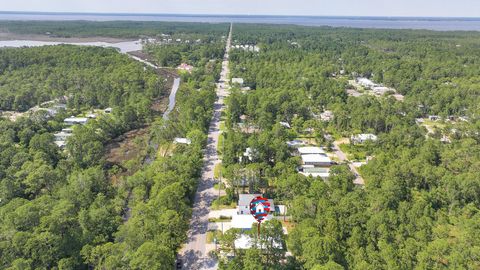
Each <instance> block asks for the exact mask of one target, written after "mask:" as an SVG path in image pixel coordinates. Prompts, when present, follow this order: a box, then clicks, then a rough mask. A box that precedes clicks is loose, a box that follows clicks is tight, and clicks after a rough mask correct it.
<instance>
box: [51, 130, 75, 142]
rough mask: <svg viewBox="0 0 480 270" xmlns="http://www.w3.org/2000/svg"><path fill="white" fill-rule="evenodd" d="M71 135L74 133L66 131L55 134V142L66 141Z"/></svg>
mask: <svg viewBox="0 0 480 270" xmlns="http://www.w3.org/2000/svg"><path fill="white" fill-rule="evenodd" d="M70 136H72V133H66V132H63V131H62V132H58V133H55V134H53V137H54V141H55V142H61V141H66V140H67V139H68V137H70Z"/></svg>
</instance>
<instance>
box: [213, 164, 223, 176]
mask: <svg viewBox="0 0 480 270" xmlns="http://www.w3.org/2000/svg"><path fill="white" fill-rule="evenodd" d="M221 171H222V163H219V164H217V165H215V168H213V177H214V178H215V179H220V173H221Z"/></svg>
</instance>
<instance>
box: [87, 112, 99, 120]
mask: <svg viewBox="0 0 480 270" xmlns="http://www.w3.org/2000/svg"><path fill="white" fill-rule="evenodd" d="M86 117H87V118H89V119H95V118H97V115H96V114H94V113H89V114H87V115H86Z"/></svg>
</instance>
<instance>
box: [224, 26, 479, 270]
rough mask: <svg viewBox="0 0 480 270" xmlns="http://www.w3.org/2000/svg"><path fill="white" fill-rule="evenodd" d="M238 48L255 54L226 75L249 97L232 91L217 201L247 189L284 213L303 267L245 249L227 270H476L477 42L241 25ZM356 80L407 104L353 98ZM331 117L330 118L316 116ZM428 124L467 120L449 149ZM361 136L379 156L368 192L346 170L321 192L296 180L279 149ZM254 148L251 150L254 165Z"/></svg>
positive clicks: (450, 129)
mask: <svg viewBox="0 0 480 270" xmlns="http://www.w3.org/2000/svg"><path fill="white" fill-rule="evenodd" d="M233 39H234V40H235V42H234V45H235V44H240V45H244V44H250V45H257V46H259V47H260V52H252V51H246V50H242V49H236V50H233V51H232V53H231V59H232V62H231V67H232V69H233V74H232V77H239V78H244V80H245V83H244V85H243V86H244V87H245V86H247V87H249V88H247V89H240V88H238V89H233V91H232V94H231V96H230V97H229V100H228V102H227V103H228V110H227V113H226V119H225V124H226V132H225V133H224V142H223V145H224V146H223V147H222V148H221V149H222V155H223V166H224V169H223V170H224V175H225V177H226V178H227V179H228V180H227V181H229V183H230V186H231V187H232V188H231V189H230V190H229V189H227V196H226V197H225V198H223V200H225V202H226V204H228V203H230V202H233V201H235V200H236V198H235V196H236V194H237V193H238V191H237V190H235V187H236V186H238V185H239V183H240V182H239V181H242V179H247V181H248V187H247V190H248V191H250V192H262V193H264V194H265V195H266V196H267V197H268V198H273V199H274V201H275V203H276V204H285V205H287V207H288V215H290V216H291V218H292V222H293V229H292V230H290V231H289V234H288V235H287V236H286V245H287V247H288V250H289V251H290V252H292V254H293V255H294V258H295V259H293V258H292V257H288V260H286V261H284V260H273V258H272V257H271V256H272V253H270V250H268V249H267V250H253V251H252V250H248V251H242V250H237V251H236V252H237V255H238V256H236V257H235V259H233V260H231V261H224V262H222V264H221V268H222V269H262V267H261V266H258V265H263V269H477V268H479V267H480V264H479V258H480V257H479V256H480V253H479V250H480V241H479V239H480V238H478V235H479V234H480V228H479V227H478V222H479V221H480V211H479V210H480V201H479V200H478V198H480V178H479V177H478V166H479V165H480V155H479V149H480V147H479V143H480V137H479V136H478V134H479V130H478V127H479V126H478V123H479V122H478V113H479V111H478V105H477V104H478V102H479V95H478V91H479V90H480V85H479V82H480V81H479V79H480V77H479V75H478V74H479V72H480V58H479V55H480V54H479V50H480V35H479V34H478V33H466V32H433V31H410V30H367V29H337V28H313V27H299V26H269V25H256V26H251V25H236V26H235V31H234V37H233ZM341 74H342V75H341ZM357 76H363V77H367V78H370V79H372V80H374V81H376V82H379V83H383V84H384V85H386V86H388V87H392V88H395V89H397V91H398V92H400V93H402V94H404V95H405V100H404V101H397V100H395V99H394V98H392V97H389V96H382V97H376V96H372V95H363V96H360V97H352V96H349V95H347V93H346V91H345V90H346V89H349V88H351V87H352V86H351V85H350V83H349V80H353V79H355V78H356V77H357ZM249 89H251V90H249ZM324 110H331V111H332V112H333V114H334V118H333V119H332V120H331V121H321V120H320V119H318V118H317V117H315V115H318V114H319V113H321V112H322V111H324ZM434 114H438V115H440V117H443V118H444V119H457V118H458V117H464V119H468V121H450V120H448V121H443V122H444V123H443V124H442V125H441V126H442V128H440V129H441V131H440V132H442V133H443V134H446V136H448V137H449V140H448V141H441V140H440V138H441V135H440V134H437V133H435V134H430V133H429V132H427V130H426V129H425V128H424V127H423V126H421V125H418V124H416V118H422V117H427V116H428V115H434ZM282 121H283V122H287V123H289V124H290V126H291V128H288V127H285V126H284V125H281V124H280V122H282ZM439 125H440V124H439ZM362 132H363V133H374V134H377V135H378V136H379V140H378V141H377V142H374V143H367V144H365V145H362V146H358V147H356V146H349V147H350V148H352V149H355V150H356V151H359V152H363V156H364V158H365V155H367V156H370V157H371V160H370V161H369V162H368V163H367V164H366V165H363V166H362V167H361V168H360V172H361V175H362V177H363V178H364V179H365V182H366V183H365V186H364V187H363V188H362V187H358V186H355V185H354V184H353V180H354V179H355V176H354V175H353V174H352V173H351V172H350V170H349V169H348V167H347V166H345V165H343V164H340V165H338V166H334V167H332V169H331V172H330V177H329V178H328V180H326V181H325V180H323V179H321V178H312V177H305V176H303V175H300V174H299V173H298V172H297V171H296V167H297V166H298V165H299V158H298V157H295V156H292V154H291V152H292V151H291V150H290V149H288V147H287V145H286V144H285V142H286V141H289V140H293V139H298V138H301V139H308V140H310V141H311V140H312V139H314V140H315V142H316V144H318V145H319V146H324V147H325V149H329V148H330V147H331V146H332V144H333V141H334V140H337V139H341V138H342V137H343V138H345V137H349V136H350V135H352V134H358V133H362ZM436 132H439V131H436ZM247 147H249V148H251V149H254V150H255V151H254V155H253V156H251V157H249V158H248V159H246V158H245V156H244V152H245V149H246V148H247ZM239 175H240V176H239ZM233 248H234V247H233ZM255 265H256V267H253V266H255Z"/></svg>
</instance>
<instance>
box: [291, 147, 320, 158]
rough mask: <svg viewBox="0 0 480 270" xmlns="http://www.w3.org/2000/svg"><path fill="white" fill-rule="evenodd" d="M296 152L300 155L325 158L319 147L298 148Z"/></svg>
mask: <svg viewBox="0 0 480 270" xmlns="http://www.w3.org/2000/svg"><path fill="white" fill-rule="evenodd" d="M297 151H298V153H299V154H300V155H315V154H318V155H325V156H326V153H325V151H324V150H323V149H322V148H320V147H313V146H308V147H299V148H298V149H297Z"/></svg>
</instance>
